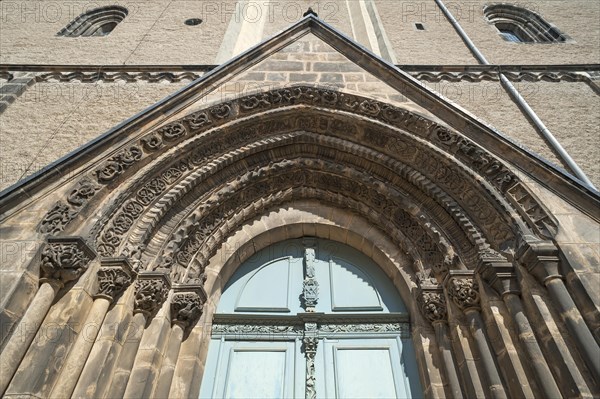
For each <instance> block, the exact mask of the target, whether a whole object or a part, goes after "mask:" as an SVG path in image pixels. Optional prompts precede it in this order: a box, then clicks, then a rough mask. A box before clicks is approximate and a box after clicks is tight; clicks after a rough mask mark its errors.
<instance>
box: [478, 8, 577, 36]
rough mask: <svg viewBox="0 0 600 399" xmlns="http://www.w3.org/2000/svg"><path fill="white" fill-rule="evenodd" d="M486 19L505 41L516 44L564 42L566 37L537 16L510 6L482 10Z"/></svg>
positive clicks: (531, 12)
mask: <svg viewBox="0 0 600 399" xmlns="http://www.w3.org/2000/svg"><path fill="white" fill-rule="evenodd" d="M483 13H484V15H485V17H486V19H487V20H488V21H489V22H490V23H492V24H493V25H494V26H495V27H496V29H498V31H499V32H500V35H501V36H502V37H504V39H505V40H508V41H510V42H517V43H521V42H523V43H552V42H564V41H566V40H567V37H566V36H565V35H564V34H562V33H561V32H560V31H559V30H558V28H557V27H555V26H553V25H551V24H550V23H548V22H547V21H546V20H545V19H544V18H542V17H541V16H540V15H539V14H537V13H535V12H533V11H530V10H527V9H525V8H522V7H517V6H513V5H511V4H493V5H490V6H487V7H485V8H484V10H483Z"/></svg>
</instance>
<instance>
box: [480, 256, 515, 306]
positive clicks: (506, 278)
mask: <svg viewBox="0 0 600 399" xmlns="http://www.w3.org/2000/svg"><path fill="white" fill-rule="evenodd" d="M475 273H477V274H479V275H480V276H481V277H482V278H483V279H484V280H485V281H486V282H487V283H488V284H489V285H490V286H491V287H492V288H494V289H495V290H496V291H497V292H498V293H499V294H500V295H502V296H504V295H508V294H515V295H519V294H520V293H521V290H520V288H519V282H518V281H517V275H516V273H515V269H514V267H513V265H512V263H511V262H509V261H508V260H506V258H505V257H504V256H502V255H500V254H499V253H498V252H496V251H494V250H492V249H487V250H486V251H484V252H482V253H480V255H479V264H478V265H477V267H476V268H475Z"/></svg>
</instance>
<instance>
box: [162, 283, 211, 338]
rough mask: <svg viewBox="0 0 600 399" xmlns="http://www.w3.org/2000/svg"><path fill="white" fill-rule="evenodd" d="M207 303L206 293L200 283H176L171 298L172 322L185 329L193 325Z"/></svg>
mask: <svg viewBox="0 0 600 399" xmlns="http://www.w3.org/2000/svg"><path fill="white" fill-rule="evenodd" d="M204 303H206V293H205V292H204V289H203V288H202V286H200V285H176V286H174V287H173V298H172V299H171V322H172V323H173V324H178V325H180V326H181V327H182V328H183V329H184V330H185V329H186V328H188V327H190V326H193V325H194V324H195V323H196V322H197V321H198V319H199V318H200V316H201V315H202V309H203V308H204Z"/></svg>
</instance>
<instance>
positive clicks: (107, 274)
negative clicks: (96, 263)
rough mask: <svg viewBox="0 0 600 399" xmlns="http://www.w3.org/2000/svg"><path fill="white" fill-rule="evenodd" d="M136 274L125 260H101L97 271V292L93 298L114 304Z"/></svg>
mask: <svg viewBox="0 0 600 399" xmlns="http://www.w3.org/2000/svg"><path fill="white" fill-rule="evenodd" d="M136 274H137V273H136V272H135V271H133V269H132V267H131V264H130V263H129V261H128V260H127V258H104V259H102V260H101V261H100V269H98V292H97V293H96V295H95V297H96V298H105V299H107V300H108V301H110V302H111V303H113V302H115V301H116V299H117V298H118V297H119V296H120V295H121V294H122V293H123V292H124V291H125V290H126V289H127V287H129V285H130V284H131V283H132V282H133V279H134V278H135V276H136Z"/></svg>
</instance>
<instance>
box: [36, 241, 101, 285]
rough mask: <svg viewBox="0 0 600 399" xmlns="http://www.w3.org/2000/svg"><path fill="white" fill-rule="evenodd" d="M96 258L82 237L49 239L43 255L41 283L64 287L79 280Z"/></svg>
mask: <svg viewBox="0 0 600 399" xmlns="http://www.w3.org/2000/svg"><path fill="white" fill-rule="evenodd" d="M95 257H96V254H95V253H94V251H93V250H92V249H91V248H90V247H89V246H88V245H87V244H86V243H85V241H84V240H83V239H82V238H81V237H48V238H47V242H46V244H45V246H44V249H43V250H42V253H41V263H40V282H46V281H47V282H51V283H56V284H58V285H59V286H63V285H64V284H66V283H68V282H70V281H74V280H77V279H78V278H79V277H80V276H81V275H82V274H83V273H84V272H85V271H86V270H87V268H88V265H89V263H90V261H91V260H93V259H94V258H95Z"/></svg>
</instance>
